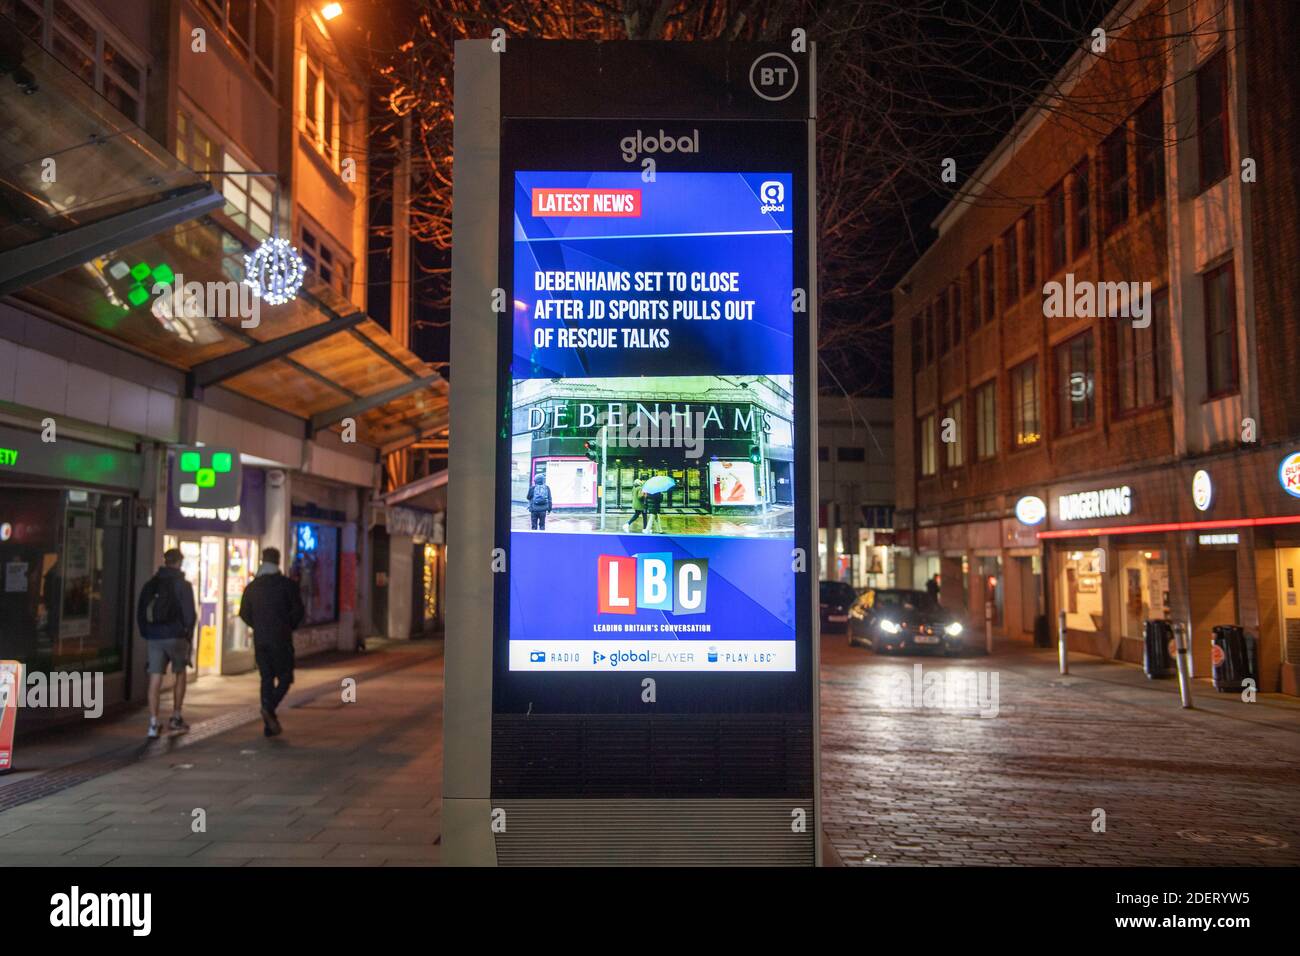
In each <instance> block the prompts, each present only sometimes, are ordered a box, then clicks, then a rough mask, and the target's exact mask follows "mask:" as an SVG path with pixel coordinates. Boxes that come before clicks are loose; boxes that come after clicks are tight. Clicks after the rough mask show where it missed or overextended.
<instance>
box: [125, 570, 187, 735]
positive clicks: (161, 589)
mask: <svg viewBox="0 0 1300 956" xmlns="http://www.w3.org/2000/svg"><path fill="white" fill-rule="evenodd" d="M183 559H184V555H182V554H181V552H180V549H179V548H169V549H168V550H167V551H166V552H164V554H163V565H162V567H160V568H159V569H158V571H157V572H156V573H155V574H154V576H153V577H151V578H150V579H149V580H148V581H146V582H145V584H144V587H143V588H141V589H140V600H139V602H138V603H137V604H136V611H135V613H136V623H137V624H139V626H140V635H141V636H142V637H143V638H144V639H145V642H146V647H148V649H149V738H150V739H155V738H157V736H158V733H159V729H160V727H159V723H158V709H159V705H160V703H161V701H160V698H161V697H162V679H163V674H164V673H166V671H167V664H168V662H170V663H171V666H172V674H174V675H175V677H176V687H175V689H174V690H173V691H172V716H171V720H169V721H168V722H167V730H168V731H169V732H170V733H175V734H183V733H185V732H186V731H187V730H189V729H190V725H189V724H187V723H186V722H185V718H184V717H183V716H181V707H182V705H184V703H185V677H186V674H185V668H186V667H188V666H189V663H190V646H191V641H192V640H193V638H194V625H195V624H196V623H197V621H198V613H197V612H196V610H195V605H194V585H192V584H190V582H189V581H187V580H186V579H185V574H184V573H183V572H182V571H181V561H182V560H183Z"/></svg>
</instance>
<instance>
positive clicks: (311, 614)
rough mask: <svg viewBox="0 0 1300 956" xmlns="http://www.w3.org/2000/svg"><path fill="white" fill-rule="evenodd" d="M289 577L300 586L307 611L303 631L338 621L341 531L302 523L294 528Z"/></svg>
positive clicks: (327, 526)
mask: <svg viewBox="0 0 1300 956" xmlns="http://www.w3.org/2000/svg"><path fill="white" fill-rule="evenodd" d="M289 577H290V578H291V579H292V580H293V582H294V583H295V584H297V585H298V590H299V592H300V593H301V595H302V604H303V607H304V608H305V609H306V611H307V615H306V617H304V618H303V621H302V625H303V627H309V626H311V625H313V624H329V623H331V622H333V621H337V620H338V617H339V604H338V596H339V529H338V528H336V527H333V526H331V525H326V524H316V523H314V522H307V521H299V522H295V523H294V525H293V562H292V564H291V565H290V568H289Z"/></svg>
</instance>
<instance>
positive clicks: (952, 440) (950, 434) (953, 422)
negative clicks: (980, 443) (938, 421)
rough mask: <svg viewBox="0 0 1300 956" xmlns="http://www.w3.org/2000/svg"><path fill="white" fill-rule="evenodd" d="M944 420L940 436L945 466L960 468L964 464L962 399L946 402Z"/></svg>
mask: <svg viewBox="0 0 1300 956" xmlns="http://www.w3.org/2000/svg"><path fill="white" fill-rule="evenodd" d="M943 417H944V422H943V431H942V433H941V437H942V438H943V447H944V461H943V465H944V467H945V468H960V467H961V466H962V465H963V464H965V452H964V450H963V448H962V432H963V430H964V422H963V421H962V400H961V399H960V398H958V399H955V400H953V401H951V402H949V403H948V407H947V408H946V409H944V414H943Z"/></svg>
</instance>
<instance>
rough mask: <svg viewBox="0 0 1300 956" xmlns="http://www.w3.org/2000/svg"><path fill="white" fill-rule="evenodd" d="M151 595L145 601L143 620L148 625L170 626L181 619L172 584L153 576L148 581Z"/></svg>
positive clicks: (179, 605)
mask: <svg viewBox="0 0 1300 956" xmlns="http://www.w3.org/2000/svg"><path fill="white" fill-rule="evenodd" d="M149 587H151V588H152V589H153V593H152V594H150V595H149V597H148V600H146V601H145V612H144V613H145V620H147V621H148V622H149V623H150V624H172V623H174V622H177V621H180V619H181V603H180V601H178V600H177V599H176V588H175V586H174V583H173V582H171V581H167V580H164V579H162V578H161V577H159V576H158V575H156V574H155V575H154V576H153V578H152V579H150V581H149Z"/></svg>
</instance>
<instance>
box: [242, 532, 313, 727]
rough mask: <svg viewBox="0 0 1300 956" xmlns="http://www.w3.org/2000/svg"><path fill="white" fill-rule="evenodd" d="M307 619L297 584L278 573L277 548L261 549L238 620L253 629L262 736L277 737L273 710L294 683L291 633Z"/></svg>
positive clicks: (246, 589) (245, 589) (243, 598)
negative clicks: (254, 573) (260, 683)
mask: <svg viewBox="0 0 1300 956" xmlns="http://www.w3.org/2000/svg"><path fill="white" fill-rule="evenodd" d="M306 616H307V609H306V608H305V607H303V603H302V594H301V592H300V591H299V588H298V582H296V581H294V580H293V579H292V578H288V577H285V576H284V575H283V574H281V573H280V552H279V550H278V549H277V548H263V549H262V566H261V567H259V568H258V569H257V576H256V577H255V578H253V581H252V583H251V584H249V585H248V587H246V588H244V596H243V597H242V598H241V599H240V601H239V617H240V620H242V621H243V622H244V623H245V624H247V625H248V626H249V627H251V628H252V629H253V659H254V660H255V661H256V662H257V670H258V672H259V673H260V674H261V675H262V723H263V724H264V725H265V726H264V728H263V733H265V734H266V736H268V737H274V736H275V735H276V734H278V733H280V730H281V727H280V718H278V717H277V716H276V715H275V710H276V708H277V707H279V706H280V702H281V701H282V700H284V695H285V694H287V693H289V685H291V684H292V683H293V663H294V660H293V632H294V631H295V630H297V628H298V626H299V625H301V624H302V621H303V618H304V617H306Z"/></svg>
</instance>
